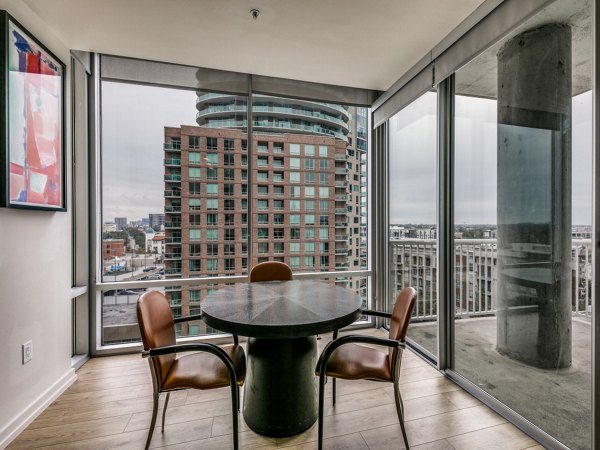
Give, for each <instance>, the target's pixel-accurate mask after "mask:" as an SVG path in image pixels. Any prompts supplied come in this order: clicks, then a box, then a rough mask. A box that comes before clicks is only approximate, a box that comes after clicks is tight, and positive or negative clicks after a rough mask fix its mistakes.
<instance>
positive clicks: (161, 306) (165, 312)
mask: <svg viewBox="0 0 600 450" xmlns="http://www.w3.org/2000/svg"><path fill="white" fill-rule="evenodd" d="M137 318H138V324H139V326H140V334H141V335H142V343H143V344H144V350H148V349H151V348H158V347H166V346H168V345H175V342H176V340H175V324H174V323H173V315H172V313H171V307H170V306H169V302H168V301H167V299H166V297H165V296H164V295H163V294H162V293H161V292H158V291H149V292H146V293H145V294H144V295H142V296H141V297H140V299H139V300H138V303H137ZM173 361H175V354H171V355H163V356H159V357H157V358H154V359H153V363H154V369H155V370H156V376H157V378H158V380H159V381H160V382H162V380H164V379H165V378H166V376H167V374H168V373H169V370H170V369H171V366H172V364H173Z"/></svg>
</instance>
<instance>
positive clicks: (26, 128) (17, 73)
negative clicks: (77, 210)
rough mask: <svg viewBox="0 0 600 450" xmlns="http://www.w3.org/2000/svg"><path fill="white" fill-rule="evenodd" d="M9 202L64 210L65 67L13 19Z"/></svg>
mask: <svg viewBox="0 0 600 450" xmlns="http://www.w3.org/2000/svg"><path fill="white" fill-rule="evenodd" d="M8 38H9V54H8V68H9V72H8V86H9V89H8V94H9V95H8V131H9V139H8V147H9V152H8V153H9V159H8V164H9V167H8V173H9V189H8V194H9V203H10V205H15V206H30V207H40V208H48V209H63V208H64V205H63V201H64V195H63V194H64V193H63V189H64V183H63V177H64V174H63V151H62V147H63V143H62V118H63V111H62V107H63V106H62V89H63V85H62V76H63V67H62V65H61V64H60V63H59V62H57V61H56V60H55V59H54V58H52V57H51V56H50V55H48V53H47V52H44V51H43V49H41V48H40V46H39V45H36V42H34V41H33V40H32V39H31V38H29V36H28V35H27V34H26V33H25V32H23V31H21V30H20V29H19V28H18V27H17V26H16V25H14V24H13V23H10V24H9V29H8Z"/></svg>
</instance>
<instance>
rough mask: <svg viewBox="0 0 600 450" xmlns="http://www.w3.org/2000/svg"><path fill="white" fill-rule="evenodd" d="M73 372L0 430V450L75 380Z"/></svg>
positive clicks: (70, 370) (68, 373)
mask: <svg viewBox="0 0 600 450" xmlns="http://www.w3.org/2000/svg"><path fill="white" fill-rule="evenodd" d="M76 379H77V375H75V370H73V369H69V370H68V371H67V373H65V374H64V375H63V376H62V377H61V378H60V379H58V380H57V381H56V383H54V384H53V385H52V386H50V387H49V388H48V389H47V390H46V391H45V392H44V393H43V394H42V395H40V396H39V397H38V398H37V399H35V400H34V401H33V402H32V403H31V404H30V405H29V406H28V407H26V408H25V409H24V410H23V411H21V412H20V413H19V414H18V415H17V416H16V417H15V418H14V419H13V420H12V421H11V422H10V423H9V424H8V425H6V426H5V427H4V428H2V429H1V430H0V449H4V448H6V447H8V444H10V443H11V442H12V441H13V440H14V439H15V438H16V437H17V436H18V435H19V434H20V433H21V432H22V431H23V430H24V429H25V428H27V426H29V424H30V423H31V422H33V421H34V420H35V418H36V417H37V416H39V415H40V414H41V413H42V412H43V411H44V410H45V409H46V408H47V407H48V406H49V405H50V403H52V402H53V401H54V400H56V399H57V398H58V396H59V395H60V394H62V393H63V392H64V391H66V390H67V388H68V387H69V386H71V385H72V384H73V383H74V382H75V380H76Z"/></svg>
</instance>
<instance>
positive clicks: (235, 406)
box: [231, 382, 240, 450]
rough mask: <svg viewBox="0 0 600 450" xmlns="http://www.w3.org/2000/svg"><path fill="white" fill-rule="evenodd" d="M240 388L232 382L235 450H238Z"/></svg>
mask: <svg viewBox="0 0 600 450" xmlns="http://www.w3.org/2000/svg"><path fill="white" fill-rule="evenodd" d="M238 396H239V387H238V385H237V383H235V382H232V384H231V418H232V421H233V450H238V445H239V442H238V439H239V436H238V412H239V410H240V406H239V397H238Z"/></svg>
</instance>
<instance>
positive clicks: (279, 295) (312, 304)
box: [202, 280, 362, 338]
mask: <svg viewBox="0 0 600 450" xmlns="http://www.w3.org/2000/svg"><path fill="white" fill-rule="evenodd" d="M361 304H362V300H361V298H360V296H359V295H358V294H357V293H356V292H354V291H352V290H350V289H348V288H346V287H342V286H336V285H335V284H333V283H328V282H324V281H318V280H293V281H268V282H262V283H237V284H235V285H232V286H227V287H225V288H222V289H219V290H217V291H215V292H212V293H210V294H209V295H207V296H206V298H205V299H204V301H203V303H202V319H203V320H204V321H205V322H206V323H207V324H208V325H210V326H211V327H213V328H216V329H217V330H221V331H225V332H227V333H232V334H238V335H240V336H250V337H263V338H295V337H305V336H312V335H315V334H320V333H326V332H329V331H333V330H335V329H339V328H343V327H345V326H347V325H350V324H351V323H352V322H354V321H356V320H357V319H358V318H359V317H360V308H361Z"/></svg>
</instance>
